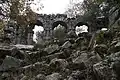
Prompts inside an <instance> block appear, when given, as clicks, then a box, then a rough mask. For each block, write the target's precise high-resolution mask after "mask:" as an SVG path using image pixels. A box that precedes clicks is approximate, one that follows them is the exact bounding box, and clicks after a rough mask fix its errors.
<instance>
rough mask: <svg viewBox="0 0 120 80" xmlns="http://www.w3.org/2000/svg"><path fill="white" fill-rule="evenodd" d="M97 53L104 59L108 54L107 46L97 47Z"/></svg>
mask: <svg viewBox="0 0 120 80" xmlns="http://www.w3.org/2000/svg"><path fill="white" fill-rule="evenodd" d="M94 49H95V52H97V53H98V54H99V55H100V56H101V57H102V58H103V57H104V55H105V54H107V50H108V47H107V46H106V45H105V44H100V45H97V46H95V48H94Z"/></svg>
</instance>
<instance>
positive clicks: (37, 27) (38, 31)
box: [33, 20, 44, 43]
mask: <svg viewBox="0 0 120 80" xmlns="http://www.w3.org/2000/svg"><path fill="white" fill-rule="evenodd" d="M43 32H44V26H43V23H42V22H41V21H40V20H37V21H36V23H35V24H34V26H33V41H34V42H35V43H37V42H38V40H41V39H43V35H44V33H43Z"/></svg>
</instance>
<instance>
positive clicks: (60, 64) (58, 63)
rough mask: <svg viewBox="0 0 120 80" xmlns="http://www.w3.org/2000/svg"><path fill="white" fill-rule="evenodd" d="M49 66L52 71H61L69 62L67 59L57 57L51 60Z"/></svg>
mask: <svg viewBox="0 0 120 80" xmlns="http://www.w3.org/2000/svg"><path fill="white" fill-rule="evenodd" d="M49 66H50V69H51V70H52V71H61V70H64V69H65V68H66V67H67V66H68V62H67V61H66V60H65V59H57V58H55V59H53V60H51V62H50V64H49Z"/></svg>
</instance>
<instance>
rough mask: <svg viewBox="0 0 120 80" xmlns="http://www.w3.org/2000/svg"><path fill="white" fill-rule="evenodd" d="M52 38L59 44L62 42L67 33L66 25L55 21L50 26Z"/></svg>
mask: <svg viewBox="0 0 120 80" xmlns="http://www.w3.org/2000/svg"><path fill="white" fill-rule="evenodd" d="M52 30H53V38H55V39H58V40H59V42H60V44H62V43H63V42H64V39H65V36H66V33H67V24H66V23H65V22H63V21H56V22H54V23H53V25H52Z"/></svg>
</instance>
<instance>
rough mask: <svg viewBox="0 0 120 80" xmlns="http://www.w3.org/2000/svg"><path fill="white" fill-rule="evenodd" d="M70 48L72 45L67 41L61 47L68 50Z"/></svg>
mask: <svg viewBox="0 0 120 80" xmlns="http://www.w3.org/2000/svg"><path fill="white" fill-rule="evenodd" d="M71 46H72V44H71V43H70V42H69V41H67V42H65V43H64V44H63V45H62V48H70V47H71Z"/></svg>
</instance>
